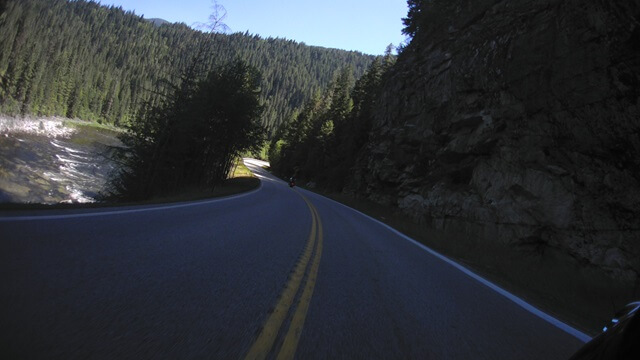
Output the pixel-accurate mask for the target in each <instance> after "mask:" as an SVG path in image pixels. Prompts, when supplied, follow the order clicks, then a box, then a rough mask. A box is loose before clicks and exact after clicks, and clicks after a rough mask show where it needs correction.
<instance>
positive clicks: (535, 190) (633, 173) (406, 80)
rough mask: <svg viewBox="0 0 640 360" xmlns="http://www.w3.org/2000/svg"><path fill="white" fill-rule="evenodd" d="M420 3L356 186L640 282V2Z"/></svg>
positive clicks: (453, 226) (415, 211)
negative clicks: (412, 33) (419, 14)
mask: <svg viewBox="0 0 640 360" xmlns="http://www.w3.org/2000/svg"><path fill="white" fill-rule="evenodd" d="M422 3H425V4H424V5H423V8H422V9H421V10H422V11H421V16H422V18H421V19H420V21H421V22H420V23H419V24H418V25H419V26H417V30H416V32H415V36H414V38H413V40H412V42H411V43H410V44H409V45H408V46H407V47H406V48H405V49H404V51H403V52H402V54H401V55H400V57H399V59H398V62H397V64H396V66H395V67H394V68H393V69H392V70H391V74H390V76H389V77H388V78H387V80H386V84H385V86H384V88H385V90H384V92H383V94H382V97H381V99H380V101H379V103H378V106H377V111H376V115H375V118H374V125H373V130H372V132H371V134H370V139H369V142H368V145H367V146H366V148H365V149H364V150H363V151H362V152H361V154H360V156H359V160H358V165H357V169H356V171H355V175H354V176H353V179H352V181H351V183H350V186H349V188H350V190H352V191H354V192H356V193H358V194H360V195H364V196H366V197H368V198H370V199H373V200H375V201H377V202H379V203H383V204H390V205H395V206H398V207H399V208H401V209H402V210H403V211H404V212H406V213H407V214H410V215H411V216H413V217H415V218H416V219H417V220H419V221H422V222H429V223H431V224H432V225H434V226H435V227H437V228H439V229H444V230H462V231H464V232H466V233H468V234H470V235H473V236H476V237H481V238H484V239H486V240H487V241H500V242H503V243H509V244H513V245H515V246H523V247H526V248H532V247H533V248H535V249H538V250H540V251H544V249H546V248H554V249H559V250H561V251H563V252H565V253H568V254H570V255H571V256H573V257H575V258H577V259H579V260H580V261H582V262H584V263H585V264H590V265H594V266H597V267H599V268H603V269H606V270H607V271H608V272H609V273H610V274H611V275H613V276H614V277H615V278H618V279H621V280H629V281H637V279H638V274H640V87H639V85H640V1H638V0H626V1H605V0H593V1H581V0H491V1H489V0H474V1H470V0H469V1H466V0H457V1H438V0H432V1H422ZM426 3H428V4H426ZM445 4H446V5H445Z"/></svg>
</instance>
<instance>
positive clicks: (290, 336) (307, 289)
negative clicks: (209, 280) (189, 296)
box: [245, 193, 322, 360]
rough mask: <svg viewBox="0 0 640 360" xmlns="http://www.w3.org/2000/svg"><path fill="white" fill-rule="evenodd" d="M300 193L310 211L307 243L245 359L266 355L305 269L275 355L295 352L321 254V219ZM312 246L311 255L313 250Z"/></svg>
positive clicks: (260, 357) (286, 355)
mask: <svg viewBox="0 0 640 360" xmlns="http://www.w3.org/2000/svg"><path fill="white" fill-rule="evenodd" d="M299 194H300V193H299ZM300 196H302V199H303V200H304V201H305V202H306V203H307V206H308V207H309V210H310V211H311V232H310V233H309V240H307V244H306V246H305V248H304V250H303V252H302V255H301V256H300V259H299V260H298V263H297V264H296V267H295V269H294V271H293V274H292V275H291V277H290V278H289V281H288V282H287V285H286V286H285V288H284V290H283V291H282V294H280V298H279V299H278V303H277V304H276V307H275V308H274V310H273V312H272V313H271V315H269V318H268V319H267V322H266V323H265V325H264V327H263V328H262V331H261V332H260V335H259V336H258V338H257V339H256V341H255V342H254V343H253V345H252V346H251V348H250V349H249V352H248V353H247V356H246V357H245V359H251V360H253V359H265V358H266V357H267V355H269V353H270V352H271V350H272V348H273V346H274V343H275V341H276V338H277V337H278V333H279V332H280V328H281V327H282V323H283V322H284V320H285V319H286V318H287V315H288V314H289V309H290V308H291V305H292V304H293V302H294V300H295V298H296V295H297V294H298V289H299V288H300V284H301V283H302V280H303V278H304V276H305V273H307V270H308V274H307V278H306V283H305V285H304V289H303V290H302V295H300V298H299V300H298V303H297V305H296V308H295V312H294V314H293V318H292V319H291V323H290V324H289V329H288V330H287V333H286V335H285V337H284V342H283V343H282V346H281V347H280V350H279V351H278V353H277V354H278V355H277V357H276V358H277V359H279V360H280V359H282V360H284V359H293V356H294V355H295V353H296V348H297V347H298V341H299V340H300V335H301V334H302V327H303V326H304V320H305V318H306V317H307V310H309V303H310V302H311V296H312V295H313V289H314V287H315V285H316V278H317V276H318V268H319V267H320V257H321V256H322V221H321V220H320V216H319V215H318V211H317V210H316V208H315V206H313V204H312V203H311V202H310V201H309V200H308V199H307V198H306V197H305V196H304V195H302V194H300ZM314 247H315V254H314V251H313V249H314ZM312 255H314V256H313V262H311V265H309V260H310V259H311V256H312ZM309 266H310V267H309Z"/></svg>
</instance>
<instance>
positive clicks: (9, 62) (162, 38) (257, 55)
mask: <svg viewBox="0 0 640 360" xmlns="http://www.w3.org/2000/svg"><path fill="white" fill-rule="evenodd" d="M0 5H2V1H0ZM0 11H2V13H0V112H2V113H5V114H16V115H17V114H23V115H45V116H48V115H58V116H66V117H70V118H80V119H83V120H92V121H99V122H105V123H109V124H114V125H125V124H128V123H130V122H131V121H132V120H133V119H136V117H138V116H139V115H140V114H142V111H143V108H144V107H145V106H147V104H151V105H158V104H160V103H161V102H162V100H161V99H162V97H163V96H164V95H167V87H166V86H164V83H166V82H168V83H173V84H178V83H179V82H180V77H181V75H182V74H184V73H185V69H186V68H187V67H188V66H189V64H191V63H192V61H193V59H194V58H195V57H196V54H197V53H198V51H200V50H199V49H203V48H205V49H206V50H207V51H206V56H204V57H202V58H201V60H200V61H202V62H203V64H202V65H203V67H204V68H206V69H214V68H216V67H218V66H221V65H222V64H226V63H229V62H230V61H233V60H236V59H242V60H243V61H245V62H246V63H247V64H248V65H250V66H253V67H255V68H257V69H258V70H259V71H260V72H261V73H262V83H261V95H260V100H261V102H262V103H263V104H264V111H263V112H262V117H261V122H262V125H263V126H264V127H265V128H266V129H267V131H268V133H273V132H274V131H275V129H277V128H278V127H279V126H280V124H282V122H283V121H286V120H287V119H290V118H291V115H292V114H293V111H294V109H295V108H298V107H300V106H302V104H303V103H305V102H306V101H307V100H308V99H310V98H311V97H312V95H313V94H314V93H316V92H318V91H320V89H323V88H325V87H326V86H328V85H329V83H330V82H331V81H332V79H333V78H334V76H335V74H336V73H337V72H339V70H340V69H342V68H345V67H347V68H350V69H351V71H352V72H353V73H352V75H351V76H354V77H359V76H361V75H362V74H363V73H364V71H365V69H366V68H367V66H368V65H369V64H370V63H371V61H372V60H373V57H372V56H369V55H364V54H361V53H359V52H348V51H343V50H336V49H326V48H321V47H311V46H307V45H305V44H302V43H296V42H294V41H291V40H285V39H273V38H268V39H263V38H260V37H259V36H253V35H250V34H248V33H235V34H230V35H227V34H215V35H213V36H212V35H211V34H208V33H203V32H200V31H195V30H192V29H191V28H189V27H188V26H186V25H185V24H170V25H162V26H155V25H154V24H152V23H151V22H148V21H146V20H144V19H143V18H142V17H141V16H138V15H136V14H134V13H132V12H125V11H123V10H122V9H121V8H116V7H105V6H101V5H100V4H98V3H95V2H93V1H86V0H8V1H6V2H5V3H4V7H3V8H2V7H0Z"/></svg>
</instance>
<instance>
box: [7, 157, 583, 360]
mask: <svg viewBox="0 0 640 360" xmlns="http://www.w3.org/2000/svg"><path fill="white" fill-rule="evenodd" d="M252 164H254V165H252ZM255 164H257V163H249V166H250V168H251V169H252V170H253V171H254V172H255V173H256V174H257V175H258V176H259V177H260V178H261V179H262V185H261V187H260V188H259V189H258V190H255V191H252V192H250V193H246V194H243V195H239V196H233V197H229V198H224V199H218V200H213V201H211V200H210V201H200V202H192V203H182V204H169V205H159V206H144V207H126V208H107V209H93V210H84V211H46V212H30V213H28V214H25V213H21V214H7V213H5V214H0V284H1V285H0V286H1V287H0V289H2V290H1V291H2V293H1V294H0V327H1V330H2V336H1V337H0V339H1V340H0V356H1V357H2V358H3V359H32V358H33V359H104V358H109V359H141V358H153V359H162V358H168V359H182V358H185V359H192V358H210V359H226V358H229V359H238V358H240V359H242V358H251V359H253V358H256V359H260V358H270V359H275V358H278V359H287V358H293V357H295V358H298V359H311V358H322V359H341V358H346V359H394V358H415V359H492V360H493V359H566V358H568V357H569V356H570V355H571V354H573V353H574V352H575V351H576V350H577V349H578V348H579V347H580V346H582V344H583V343H584V342H585V341H586V340H588V337H587V336H586V335H584V334H582V333H580V332H578V331H576V330H575V329H572V328H570V327H568V326H566V325H564V324H562V323H560V322H559V321H557V320H555V319H553V318H551V317H549V316H548V315H545V314H544V313H540V312H539V311H538V310H536V309H535V308H532V307H530V306H529V305H528V304H526V303H524V302H522V301H521V300H519V299H517V298H514V297H513V296H512V295H510V294H508V293H506V292H504V291H503V290H501V289H499V288H496V287H495V286H493V285H492V284H490V283H488V282H486V281H484V280H483V279H481V278H479V277H478V276H476V275H474V274H472V273H470V272H469V271H467V270H465V269H464V268H462V267H461V266H459V265H457V264H455V263H452V262H451V261H450V260H448V259H446V258H443V257H441V256H438V255H437V254H433V253H432V252H430V251H429V250H428V249H426V248H424V247H423V246H420V245H418V244H416V243H415V242H412V241H411V240H410V239H407V238H405V237H404V236H402V235H400V234H398V233H397V232H395V231H393V230H392V229H390V228H388V227H386V226H385V225H382V224H380V223H378V222H376V221H375V220H372V219H370V218H368V217H366V216H364V215H362V214H360V213H358V212H355V211H353V210H351V209H349V208H347V207H344V206H342V205H340V204H337V203H335V202H333V201H331V200H328V199H326V198H323V197H321V196H319V195H316V194H313V193H311V192H308V191H305V190H302V189H299V188H293V189H292V188H289V187H288V186H287V184H286V183H285V182H283V181H281V180H278V179H275V178H274V177H272V176H271V175H269V174H268V173H267V172H265V171H264V170H262V169H261V168H260V167H258V166H256V165H255Z"/></svg>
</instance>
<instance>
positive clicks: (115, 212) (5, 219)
mask: <svg viewBox="0 0 640 360" xmlns="http://www.w3.org/2000/svg"><path fill="white" fill-rule="evenodd" d="M261 189H262V181H260V186H258V188H257V189H254V190H251V191H249V192H246V193H242V194H238V195H229V196H225V197H221V198H215V199H210V200H198V201H192V202H186V203H179V204H175V205H160V206H151V207H144V206H145V205H137V206H141V207H139V208H135V209H126V210H112V211H94V212H82V213H74V214H57V215H32V216H0V222H11V221H29V220H58V219H70V218H83V217H92V216H109V215H122V214H131V213H139V212H146V211H159V210H169V209H178V208H183V207H189V206H200V205H206V204H211V203H216V202H222V201H227V200H234V199H238V198H242V197H245V196H249V195H252V194H254V193H256V192H258V191H260V190H261ZM133 206H136V205H133ZM45 211H48V210H45ZM70 211H72V210H70Z"/></svg>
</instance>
